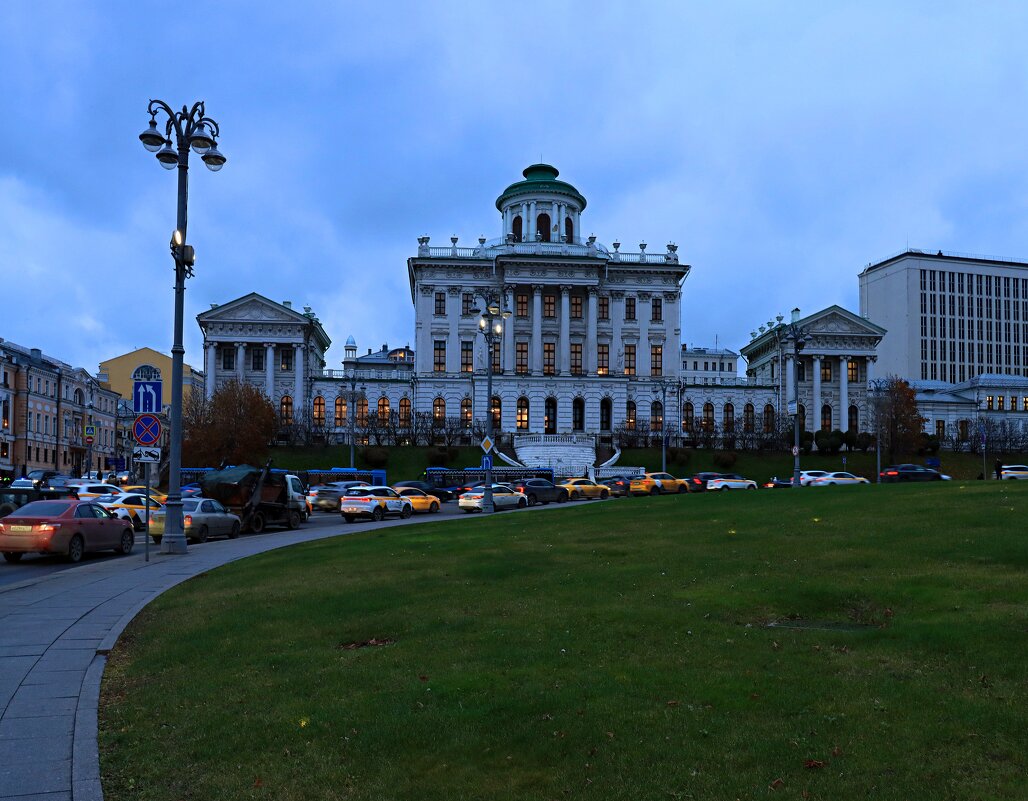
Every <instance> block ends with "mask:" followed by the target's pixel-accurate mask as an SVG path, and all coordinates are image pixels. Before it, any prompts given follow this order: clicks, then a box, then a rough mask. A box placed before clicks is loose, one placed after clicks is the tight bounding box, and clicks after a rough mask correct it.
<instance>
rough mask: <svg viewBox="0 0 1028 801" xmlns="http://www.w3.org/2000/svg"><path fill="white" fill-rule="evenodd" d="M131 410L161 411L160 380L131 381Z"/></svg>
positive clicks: (138, 411) (154, 412) (139, 412)
mask: <svg viewBox="0 0 1028 801" xmlns="http://www.w3.org/2000/svg"><path fill="white" fill-rule="evenodd" d="M132 411H134V412H135V413H136V414H146V413H153V414H159V413H160V411H161V382H160V381H133V382H132Z"/></svg>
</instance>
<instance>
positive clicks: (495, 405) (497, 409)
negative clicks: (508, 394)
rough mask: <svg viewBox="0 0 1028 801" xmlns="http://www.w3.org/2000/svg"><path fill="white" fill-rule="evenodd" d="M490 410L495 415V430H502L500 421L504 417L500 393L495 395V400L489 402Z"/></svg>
mask: <svg viewBox="0 0 1028 801" xmlns="http://www.w3.org/2000/svg"><path fill="white" fill-rule="evenodd" d="M489 411H490V412H491V413H492V415H493V431H499V430H500V421H501V420H502V418H503V401H501V400H500V396H499V395H493V402H492V403H491V404H489Z"/></svg>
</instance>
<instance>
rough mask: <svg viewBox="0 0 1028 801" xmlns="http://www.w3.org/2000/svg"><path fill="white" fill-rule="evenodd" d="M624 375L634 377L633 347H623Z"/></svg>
mask: <svg viewBox="0 0 1028 801" xmlns="http://www.w3.org/2000/svg"><path fill="white" fill-rule="evenodd" d="M625 375H635V345H625Z"/></svg>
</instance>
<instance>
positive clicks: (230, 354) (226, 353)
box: [221, 348, 236, 370]
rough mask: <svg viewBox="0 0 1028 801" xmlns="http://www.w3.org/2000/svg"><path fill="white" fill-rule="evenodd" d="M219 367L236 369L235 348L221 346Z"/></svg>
mask: <svg viewBox="0 0 1028 801" xmlns="http://www.w3.org/2000/svg"><path fill="white" fill-rule="evenodd" d="M221 369H222V370H235V369H236V350H235V348H222V349H221Z"/></svg>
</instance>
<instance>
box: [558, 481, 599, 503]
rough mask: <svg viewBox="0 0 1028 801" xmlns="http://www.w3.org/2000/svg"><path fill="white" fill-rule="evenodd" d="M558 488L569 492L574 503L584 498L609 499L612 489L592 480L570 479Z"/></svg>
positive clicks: (561, 483)
mask: <svg viewBox="0 0 1028 801" xmlns="http://www.w3.org/2000/svg"><path fill="white" fill-rule="evenodd" d="M557 486H558V487H563V488H564V489H566V490H567V491H568V497H569V498H571V500H573V501H578V500H581V499H582V498H601V499H603V498H609V497H610V487H608V486H606V485H605V484H597V483H596V482H595V481H593V480H592V479H591V478H569V479H567V480H566V481H562V482H560V483H559V484H558V485H557Z"/></svg>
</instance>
